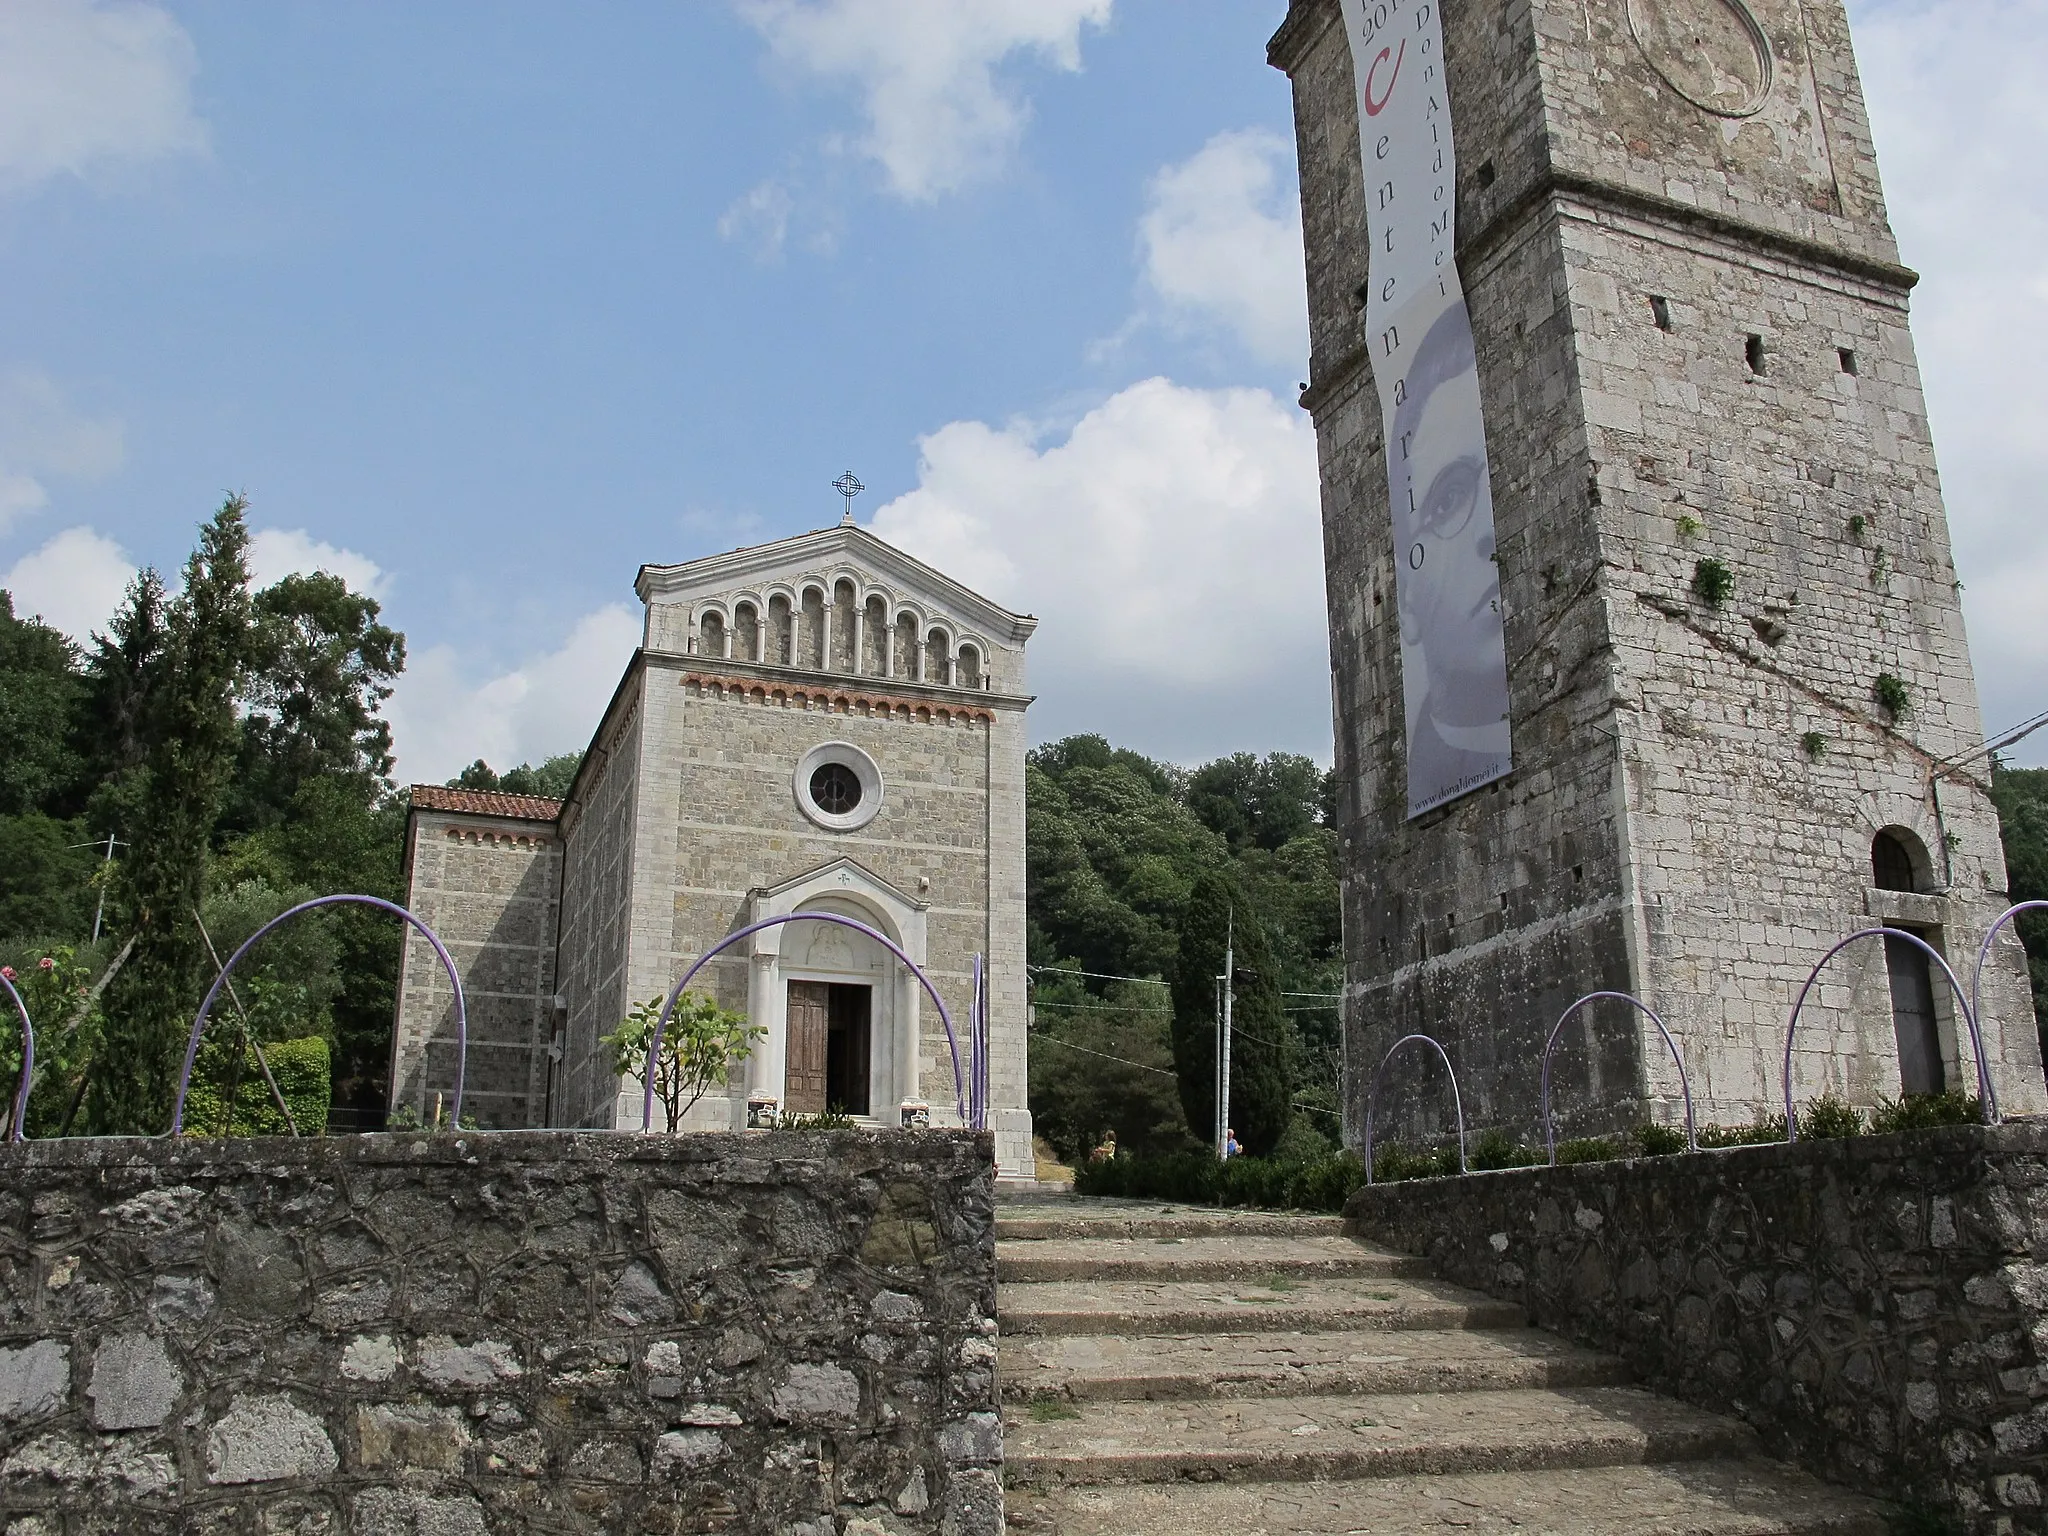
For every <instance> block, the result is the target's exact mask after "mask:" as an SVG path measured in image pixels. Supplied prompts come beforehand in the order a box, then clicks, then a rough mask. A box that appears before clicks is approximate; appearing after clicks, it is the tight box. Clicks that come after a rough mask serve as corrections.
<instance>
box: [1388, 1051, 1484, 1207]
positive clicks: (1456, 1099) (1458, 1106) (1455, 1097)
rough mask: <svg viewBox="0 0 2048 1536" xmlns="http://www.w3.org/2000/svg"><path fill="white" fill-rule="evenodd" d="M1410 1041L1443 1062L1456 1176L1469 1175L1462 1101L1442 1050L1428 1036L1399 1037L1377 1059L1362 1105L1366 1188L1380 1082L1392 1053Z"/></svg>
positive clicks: (1455, 1080) (1456, 1079)
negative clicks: (1453, 1120) (1454, 1118)
mask: <svg viewBox="0 0 2048 1536" xmlns="http://www.w3.org/2000/svg"><path fill="white" fill-rule="evenodd" d="M1411 1040H1420V1041H1421V1042H1422V1043H1423V1044H1424V1045H1426V1046H1428V1047H1429V1048H1430V1049H1431V1050H1433V1051H1435V1052H1436V1053H1437V1055H1438V1056H1440V1057H1442V1058H1443V1063H1444V1072H1445V1073H1446V1074H1447V1075H1448V1076H1449V1077H1450V1080H1451V1107H1452V1108H1453V1109H1455V1110H1456V1111H1457V1112H1458V1172H1460V1173H1469V1172H1470V1171H1471V1170H1470V1169H1468V1168H1467V1167H1466V1166H1465V1100H1464V1098H1463V1097H1462V1096H1461V1095H1460V1094H1459V1092H1458V1074H1457V1073H1456V1072H1455V1071H1453V1070H1452V1068H1451V1058H1450V1057H1449V1056H1448V1055H1447V1054H1446V1053H1445V1051H1444V1048H1443V1046H1442V1045H1441V1044H1439V1043H1438V1042H1437V1041H1436V1040H1435V1039H1434V1038H1432V1037H1431V1036H1429V1035H1403V1036H1402V1037H1401V1038H1400V1039H1398V1040H1396V1041H1395V1042H1394V1043H1393V1044H1392V1045H1391V1046H1389V1047H1388V1048H1387V1054H1386V1055H1384V1056H1382V1057H1381V1058H1380V1068H1379V1070H1378V1071H1377V1072H1375V1073H1373V1075H1372V1092H1371V1094H1370V1095H1368V1096H1367V1098H1366V1101H1365V1182H1366V1183H1368V1184H1370V1183H1371V1182H1372V1122H1373V1116H1374V1115H1375V1114H1376V1113H1377V1112H1378V1110H1379V1105H1380V1079H1381V1078H1383V1077H1385V1076H1386V1075H1387V1063H1388V1062H1390V1061H1392V1060H1393V1059H1394V1053H1395V1052H1396V1051H1398V1050H1400V1049H1401V1047H1402V1046H1404V1045H1406V1044H1408V1043H1409V1042H1410V1041H1411Z"/></svg>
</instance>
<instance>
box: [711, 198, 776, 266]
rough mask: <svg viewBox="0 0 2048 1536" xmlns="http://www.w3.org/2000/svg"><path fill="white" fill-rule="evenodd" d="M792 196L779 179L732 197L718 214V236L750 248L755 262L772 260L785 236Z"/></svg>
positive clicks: (774, 258)
mask: <svg viewBox="0 0 2048 1536" xmlns="http://www.w3.org/2000/svg"><path fill="white" fill-rule="evenodd" d="M793 206H794V199H792V198H791V197H790V195H789V189H788V188H787V187H784V186H783V185H782V184H781V183H780V182H775V181H764V182H762V183H761V184H760V185H759V186H758V187H755V188H753V189H751V190H750V191H748V192H746V193H744V194H742V195H741V196H740V197H739V198H737V199H735V200H734V202H733V205H732V206H731V207H730V208H728V209H726V210H725V212H724V213H722V214H720V215H719V217H718V238H719V239H721V240H730V241H732V242H733V243H734V244H736V245H743V246H745V247H747V249H748V250H750V251H751V252H752V253H753V255H754V258H755V259H756V260H757V261H774V260H776V259H777V258H778V257H780V256H781V255H782V247H783V245H784V244H785V243H786V242H787V241H788V239H789V215H790V213H791V211H792V208H793Z"/></svg>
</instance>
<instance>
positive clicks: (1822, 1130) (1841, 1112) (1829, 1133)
mask: <svg viewBox="0 0 2048 1536" xmlns="http://www.w3.org/2000/svg"><path fill="white" fill-rule="evenodd" d="M1799 1134H1800V1135H1801V1136H1810V1137H1812V1138H1813V1139H1814V1140H1815V1141H1840V1140H1844V1139H1846V1138H1848V1137H1850V1136H1861V1135H1862V1134H1863V1111H1862V1110H1860V1109H1858V1108H1856V1107H1855V1106H1854V1105H1853V1104H1850V1103H1849V1102H1848V1101H1847V1100H1845V1099H1840V1098H1837V1097H1836V1096H1835V1095H1834V1094H1832V1093H1824V1094H1822V1095H1821V1096H1820V1097H1819V1098H1817V1099H1811V1100H1809V1101H1808V1102H1807V1105H1806V1108H1805V1110H1804V1111H1803V1112H1802V1113H1801V1114H1800V1116H1799Z"/></svg>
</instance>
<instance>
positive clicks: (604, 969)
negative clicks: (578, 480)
mask: <svg viewBox="0 0 2048 1536" xmlns="http://www.w3.org/2000/svg"><path fill="white" fill-rule="evenodd" d="M646 686H647V672H646V668H645V666H644V665H643V664H641V663H637V662H636V663H635V665H634V668H633V671H632V680H631V682H629V683H627V684H626V685H624V686H623V687H621V689H620V691H619V695H618V697H617V698H615V699H614V700H613V701H612V708H611V713H610V714H609V715H608V716H607V717H606V719H605V720H604V721H603V722H602V723H601V724H600V725H599V727H598V734H597V741H596V745H595V747H594V749H593V757H594V758H595V761H593V762H591V763H590V764H589V765H588V766H587V767H586V768H585V770H584V775H583V780H584V781H583V782H582V783H581V784H580V785H578V793H579V796H580V802H579V803H578V804H576V805H575V806H573V807H572V808H571V812H570V813H568V814H565V816H564V830H563V840H564V842H565V843H566V845H567V851H566V853H565V855H564V859H563V880H564V896H563V906H562V934H561V943H560V949H559V954H560V957H561V970H562V981H561V989H562V1000H563V1003H564V1004H565V1005H566V1017H565V1018H564V1021H563V1039H562V1061H561V1065H560V1066H559V1067H558V1068H557V1069H556V1083H557V1087H556V1092H555V1104H554V1122H555V1124H557V1125H576V1126H597V1127H600V1128H605V1129H608V1128H609V1127H610V1125H611V1123H612V1120H611V1116H612V1103H613V1100H614V1098H615V1097H616V1094H617V1089H618V1079H617V1077H616V1076H615V1075H614V1074H613V1072H612V1070H611V1063H610V1061H609V1060H607V1059H606V1055H605V1051H604V1048H603V1047H602V1046H601V1045H600V1044H599V1043H598V1037H599V1036H601V1035H604V1034H607V1033H609V1032H610V1031H612V1030H614V1029H616V1028H617V1027H618V1024H619V1021H620V1020H621V1019H623V1018H624V1017H625V1016H626V1009H627V1007H628V1004H629V993H628V990H627V986H628V984H627V976H626V967H627V961H628V936H629V932H630V923H631V915H632V902H633V835H634V829H635V825H636V812H637V809H638V805H639V792H640V753H641V735H642V730H643V727H642V715H643V700H644V692H645V689H646ZM646 996H647V994H646V993H644V992H642V993H638V994H632V997H633V999H634V1000H637V999H638V998H644V997H646Z"/></svg>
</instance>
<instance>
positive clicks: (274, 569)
mask: <svg viewBox="0 0 2048 1536" xmlns="http://www.w3.org/2000/svg"><path fill="white" fill-rule="evenodd" d="M316 571H325V572H327V573H328V574H329V575H331V576H339V577H340V578H341V579H342V580H343V581H345V582H347V583H348V585H349V590H350V591H352V592H361V593H363V594H365V595H366V596H369V597H375V598H380V599H381V598H382V597H383V596H384V571H383V568H382V567H381V566H379V565H378V564H377V562H376V561H374V560H372V559H371V558H370V557H369V556H368V555H359V554H357V553H356V552H355V551H354V550H352V549H339V548H337V547H336V546H334V545H332V544H329V543H327V542H325V541H324V540H321V539H316V538H314V537H313V536H312V535H311V534H310V533H308V532H306V530H305V529H303V528H295V529H291V530H286V529H283V528H258V529H257V530H256V531H255V532H254V533H253V534H251V535H250V536H249V575H250V584H251V585H252V586H256V587H267V586H270V585H272V584H273V583H275V582H278V581H281V580H283V579H284V578H285V577H286V576H290V575H294V574H297V575H301V576H310V575H312V574H313V573H314V572H316Z"/></svg>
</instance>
